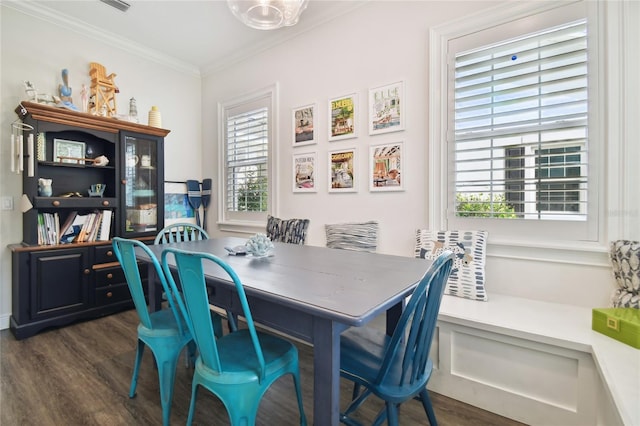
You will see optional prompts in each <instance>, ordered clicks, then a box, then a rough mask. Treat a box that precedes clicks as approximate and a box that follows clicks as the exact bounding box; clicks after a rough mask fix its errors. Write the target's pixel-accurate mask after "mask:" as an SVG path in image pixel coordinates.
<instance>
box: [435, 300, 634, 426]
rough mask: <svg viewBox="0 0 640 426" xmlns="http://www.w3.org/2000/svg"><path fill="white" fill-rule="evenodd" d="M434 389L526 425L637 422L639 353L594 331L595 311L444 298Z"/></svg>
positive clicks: (537, 303) (536, 303)
mask: <svg viewBox="0 0 640 426" xmlns="http://www.w3.org/2000/svg"><path fill="white" fill-rule="evenodd" d="M436 338H437V340H436V341H434V345H433V351H432V357H433V358H434V363H435V365H436V366H437V370H436V371H434V375H433V377H432V378H431V381H430V382H429V389H431V390H433V391H435V392H438V393H442V394H444V395H447V396H450V397H452V398H455V399H458V400H461V401H464V402H467V403H470V404H472V405H475V406H478V407H481V408H485V409H487V410H489V411H492V412H495V413H498V414H501V415H504V416H507V417H510V418H513V419H516V420H519V421H522V422H524V423H527V424H534V425H535V424H545V425H553V424H555V425H570V424H574V425H607V426H610V425H616V424H624V425H640V350H637V349H634V348H632V347H631V346H628V345H625V344H623V343H620V342H618V341H616V340H614V339H611V338H609V337H607V336H604V335H602V334H600V333H597V332H595V331H593V330H592V329H591V309H590V308H585V307H579V306H572V305H563V304H556V303H548V302H542V301H536V300H531V299H524V298H518V297H513V296H506V295H500V294H491V295H490V296H489V301H488V302H478V301H473V300H467V299H462V298H459V297H453V296H448V295H445V296H444V299H443V302H442V306H441V308H440V315H439V317H438V334H437V336H436Z"/></svg>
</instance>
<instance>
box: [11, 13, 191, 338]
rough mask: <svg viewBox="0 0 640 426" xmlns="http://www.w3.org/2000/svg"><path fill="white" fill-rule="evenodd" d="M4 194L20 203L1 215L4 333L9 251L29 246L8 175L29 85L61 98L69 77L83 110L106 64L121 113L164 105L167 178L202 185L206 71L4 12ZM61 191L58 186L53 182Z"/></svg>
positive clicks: (18, 184) (15, 180)
mask: <svg viewBox="0 0 640 426" xmlns="http://www.w3.org/2000/svg"><path fill="white" fill-rule="evenodd" d="M0 14H1V16H0V19H1V21H0V22H1V25H0V27H1V28H0V37H1V40H0V42H1V57H0V58H1V68H0V72H1V74H0V77H1V86H0V88H1V89H0V105H1V106H0V164H1V165H0V195H1V196H3V197H5V196H10V197H12V198H13V202H14V210H12V211H3V210H0V257H1V259H0V328H6V327H8V324H9V315H10V313H11V253H10V251H9V249H8V248H7V245H9V244H15V243H20V242H21V240H22V214H21V212H20V211H19V207H18V202H19V198H20V196H21V194H22V191H21V189H22V176H20V175H17V174H11V173H10V170H9V164H10V163H9V138H10V134H11V127H10V126H11V123H12V122H13V121H14V120H16V118H17V115H16V114H15V112H14V109H15V108H16V107H17V106H18V102H19V101H21V100H23V99H25V98H26V96H25V93H24V87H23V81H24V80H30V81H32V82H33V83H34V84H35V86H36V88H37V89H38V90H39V91H40V92H45V93H50V94H57V88H58V84H60V83H61V82H62V77H61V70H62V69H63V68H67V69H68V70H69V84H70V86H71V88H72V89H73V94H72V95H73V99H74V102H75V103H76V104H78V105H79V99H80V89H81V86H82V84H86V86H87V88H88V87H89V82H90V79H89V62H99V63H102V64H103V65H105V67H106V68H107V72H109V73H111V72H114V73H116V74H117V77H116V78H115V81H116V84H117V85H118V87H119V89H120V93H119V94H118V95H116V99H117V107H118V112H119V113H127V112H128V111H129V99H130V98H131V97H134V98H136V100H137V106H138V117H139V120H140V122H141V123H143V124H146V123H147V117H148V114H147V113H148V111H149V109H150V108H151V106H152V105H157V106H158V108H159V109H160V111H161V113H162V125H163V127H164V128H166V129H169V130H171V133H169V135H168V136H167V138H166V140H165V164H166V169H165V178H166V179H167V180H185V179H188V178H195V179H200V176H201V161H200V155H199V151H200V140H201V139H202V136H201V127H200V122H201V118H200V93H201V79H200V75H199V72H197V70H196V71H195V72H193V71H189V70H188V69H187V70H179V69H178V70H176V69H177V68H179V67H175V66H170V65H168V64H160V63H158V62H154V61H152V60H150V59H145V58H144V57H143V56H142V55H140V54H138V53H135V52H129V51H126V50H123V49H122V48H118V47H114V46H112V45H110V44H109V43H105V42H103V41H101V40H99V39H93V38H91V37H89V36H88V35H87V34H83V33H81V32H76V31H73V30H70V29H69V27H70V26H66V27H64V26H60V25H56V24H54V23H51V22H46V21H43V20H40V19H38V18H36V17H33V16H28V15H26V14H24V13H21V12H18V11H16V10H14V9H11V8H9V7H4V5H0ZM54 185H55V183H54Z"/></svg>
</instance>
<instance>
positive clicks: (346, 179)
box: [329, 148, 357, 192]
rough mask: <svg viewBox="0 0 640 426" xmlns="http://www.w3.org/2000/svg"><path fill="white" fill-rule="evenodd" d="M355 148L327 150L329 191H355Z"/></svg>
mask: <svg viewBox="0 0 640 426" xmlns="http://www.w3.org/2000/svg"><path fill="white" fill-rule="evenodd" d="M356 164H357V163H356V149H355V148H348V149H341V150H336V151H330V152H329V192H357V186H356V184H357V178H356V176H357V175H356Z"/></svg>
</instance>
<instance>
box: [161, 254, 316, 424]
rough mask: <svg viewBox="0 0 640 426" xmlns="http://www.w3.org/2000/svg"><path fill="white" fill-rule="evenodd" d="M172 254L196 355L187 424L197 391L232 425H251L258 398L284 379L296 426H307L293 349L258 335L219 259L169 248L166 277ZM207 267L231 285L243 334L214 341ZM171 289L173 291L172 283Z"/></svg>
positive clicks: (242, 295)
mask: <svg viewBox="0 0 640 426" xmlns="http://www.w3.org/2000/svg"><path fill="white" fill-rule="evenodd" d="M170 255H173V256H175V261H176V265H177V269H178V275H179V278H180V281H181V283H182V296H183V298H184V303H182V302H180V307H181V309H184V316H185V317H186V318H188V321H187V322H188V324H189V327H190V330H191V332H192V334H193V336H194V338H195V340H196V344H197V346H198V350H199V355H198V358H197V359H196V366H195V371H194V374H193V382H192V387H191V404H190V406H189V418H188V419H187V425H191V423H192V421H193V413H194V411H195V406H196V398H197V394H198V389H199V387H200V386H202V387H204V388H206V389H208V390H209V391H210V392H212V393H213V394H214V395H216V396H217V397H218V398H219V399H220V400H221V401H222V402H223V404H224V406H225V407H226V409H227V412H228V415H229V420H230V422H231V425H232V426H240V425H248V426H251V425H254V424H255V419H256V415H257V412H258V407H259V405H260V400H261V399H262V396H263V395H264V393H265V392H266V391H267V389H268V388H269V387H270V386H271V384H272V383H273V382H275V381H276V380H277V379H279V378H280V377H282V376H284V375H286V374H291V376H292V377H293V382H294V385H295V389H296V396H297V398H298V409H299V411H300V424H301V425H306V424H307V420H306V416H305V414H304V408H303V405H302V393H301V386H300V370H299V363H298V350H297V348H296V347H295V346H294V345H293V344H292V343H291V342H289V341H287V340H285V339H282V338H280V337H277V336H274V335H271V334H266V333H262V332H259V331H256V328H255V326H254V324H253V319H252V316H251V311H250V309H249V304H248V302H247V297H246V295H245V292H244V288H243V286H242V283H241V282H240V278H238V276H237V274H236V273H235V271H234V270H233V269H232V268H231V267H230V266H229V265H228V264H227V263H225V262H224V261H223V260H222V259H220V258H218V257H216V256H214V255H211V254H208V253H194V252H187V251H183V250H177V249H172V248H169V249H167V250H165V251H164V252H163V253H162V267H163V268H164V270H165V273H166V275H167V276H171V275H170V274H168V273H167V272H168V271H169V264H168V258H169V256H170ZM205 262H212V263H213V264H215V265H218V266H219V267H220V268H222V270H224V271H225V272H226V273H227V274H228V276H229V279H230V281H232V282H233V283H234V284H235V287H236V291H237V295H238V298H239V300H240V303H241V305H242V315H243V316H244V318H245V320H246V325H247V328H246V329H245V328H243V329H241V330H238V331H236V332H234V333H229V334H227V335H225V336H223V337H221V338H217V339H216V338H215V336H214V331H213V327H212V325H211V322H210V321H208V317H209V303H208V299H207V289H206V283H205V276H204V269H203V268H204V266H203V264H204V263H205ZM215 265H213V266H214V267H215ZM207 267H209V265H207ZM170 280H171V281H172V280H173V279H172V278H171V279H170ZM170 285H171V286H174V287H175V283H170Z"/></svg>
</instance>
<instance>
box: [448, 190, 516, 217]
mask: <svg viewBox="0 0 640 426" xmlns="http://www.w3.org/2000/svg"><path fill="white" fill-rule="evenodd" d="M456 206H457V208H456V214H457V216H460V217H497V218H506V219H516V218H517V217H518V216H517V215H516V212H515V209H514V208H513V207H512V206H511V205H509V204H508V203H507V201H506V198H505V196H504V194H497V195H494V196H493V199H491V195H489V194H486V195H485V194H483V193H480V194H460V193H458V194H456Z"/></svg>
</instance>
